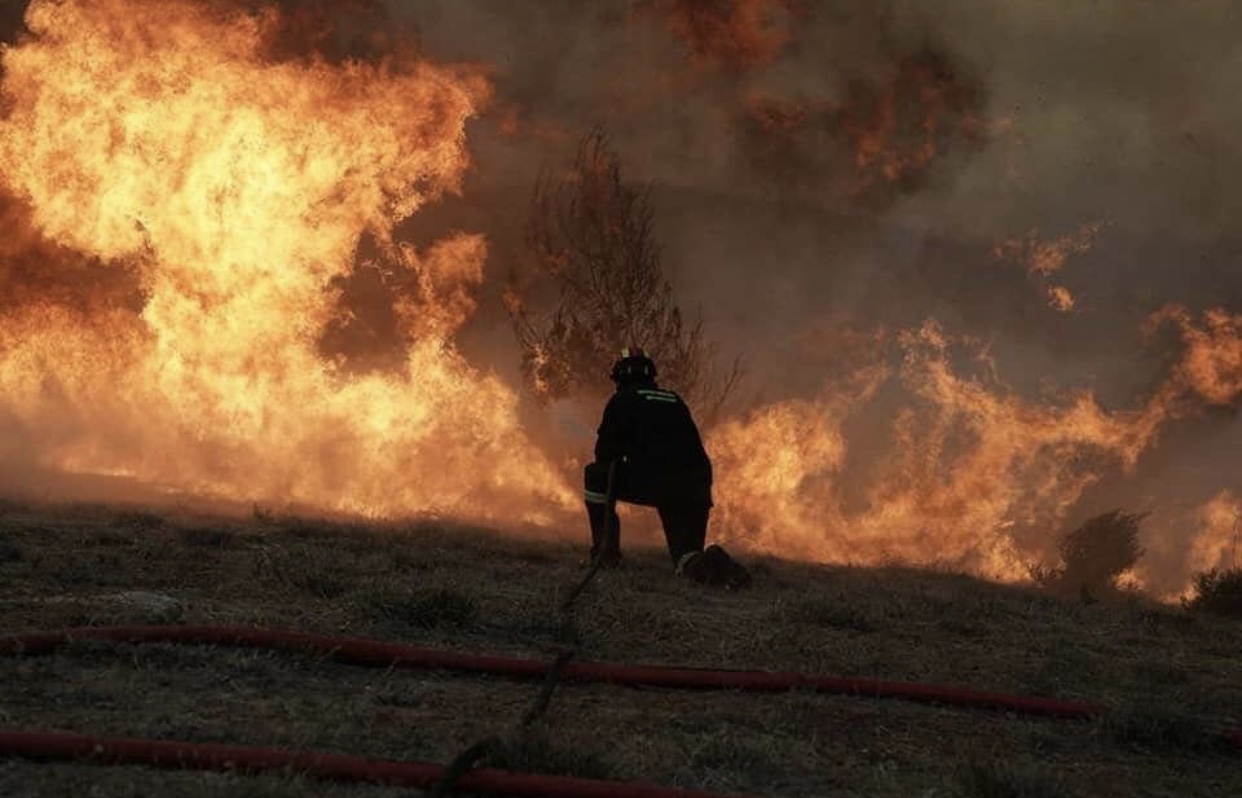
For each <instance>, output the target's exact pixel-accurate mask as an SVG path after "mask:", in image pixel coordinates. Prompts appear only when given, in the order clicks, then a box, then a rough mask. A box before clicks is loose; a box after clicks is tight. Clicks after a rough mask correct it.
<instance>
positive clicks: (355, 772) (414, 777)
mask: <svg viewBox="0 0 1242 798" xmlns="http://www.w3.org/2000/svg"><path fill="white" fill-rule="evenodd" d="M0 751H2V752H4V753H8V754H12V755H16V756H22V757H27V758H29V759H54V760H76V759H85V760H90V761H92V762H99V763H103V764H109V765H148V766H155V767H162V768H170V769H174V770H240V771H244V772H248V773H258V772H262V771H272V770H285V769H292V770H294V771H296V772H301V773H307V774H310V775H313V776H317V777H318V778H321V779H329V780H332V781H353V782H367V783H371V784H383V785H388V786H393V787H430V786H432V785H435V784H437V783H438V782H439V781H440V780H441V779H442V778H443V777H444V773H445V768H444V767H443V766H442V765H437V764H433V763H430V762H394V761H391V760H384V759H369V758H367V757H362V756H346V755H342V754H326V753H312V752H309V751H286V750H283V749H280V748H252V747H249V746H243V745H220V744H218V743H185V742H172V741H162V740H133V739H127V738H124V737H92V736H90V735H85V734H65V733H61V732H30V731H20V730H13V729H0ZM457 788H458V789H460V790H461V791H462V792H468V793H497V794H501V795H512V796H547V798H720V796H717V795H712V794H710V793H705V792H697V791H694V790H680V789H675V788H671V787H660V786H656V785H653V784H639V783H635V782H618V781H599V780H596V779H579V778H572V777H569V776H544V775H539V774H534V773H514V772H511V771H507V770H490V769H480V770H472V771H470V772H469V773H466V774H465V775H463V776H462V777H461V779H460V780H459V781H458V782H457Z"/></svg>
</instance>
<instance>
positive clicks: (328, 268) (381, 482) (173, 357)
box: [0, 0, 565, 518]
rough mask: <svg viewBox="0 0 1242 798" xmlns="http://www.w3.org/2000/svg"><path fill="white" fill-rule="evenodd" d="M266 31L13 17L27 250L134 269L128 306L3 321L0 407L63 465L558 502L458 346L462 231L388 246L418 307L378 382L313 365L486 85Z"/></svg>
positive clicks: (178, 21)
mask: <svg viewBox="0 0 1242 798" xmlns="http://www.w3.org/2000/svg"><path fill="white" fill-rule="evenodd" d="M273 14H274V12H268V13H266V14H257V15H250V14H243V13H241V12H240V10H237V9H232V10H230V8H229V7H228V6H221V7H216V6H212V5H208V4H193V3H186V2H141V1H140V0H114V1H113V2H91V3H79V2H55V1H52V0H49V1H48V2H42V1H40V2H35V3H33V4H31V6H30V8H29V10H28V13H27V17H26V19H27V25H28V26H29V28H30V31H31V33H32V36H31V37H30V38H29V39H28V40H26V41H24V42H23V43H22V44H21V45H19V46H16V47H12V48H9V49H7V50H6V51H5V54H4V69H5V83H4V90H5V96H6V101H7V103H8V105H9V109H10V110H9V113H8V114H7V116H6V118H5V119H4V120H3V122H0V169H2V170H3V175H4V188H5V189H6V190H7V191H9V192H11V193H12V194H14V195H16V196H17V197H18V198H20V199H21V200H22V201H24V202H26V203H28V204H29V206H30V208H31V209H32V221H33V223H34V225H35V226H36V227H37V228H38V230H39V231H40V233H41V234H42V235H43V236H46V237H48V238H50V239H52V240H54V241H56V242H58V243H60V244H62V245H65V246H67V247H69V248H72V249H73V250H77V251H79V252H82V253H87V254H89V255H91V256H94V257H96V258H98V259H99V261H100V263H99V265H98V266H97V268H99V269H129V270H132V271H133V272H134V273H135V274H136V275H137V281H138V284H139V286H140V288H141V291H142V292H143V294H144V295H145V302H144V303H143V304H142V308H141V312H140V313H137V314H134V313H132V312H131V311H129V310H126V309H120V308H118V309H113V310H110V311H107V312H97V313H94V314H91V315H89V316H88V315H83V314H80V313H77V312H74V311H72V310H67V309H64V308H63V307H58V306H56V305H52V304H39V303H36V304H32V305H27V306H24V307H21V308H20V309H17V310H14V311H12V312H9V313H7V314H6V315H5V316H4V317H3V319H2V320H0V386H3V399H2V402H3V410H4V411H5V413H6V414H7V415H10V416H13V417H15V418H16V419H17V421H18V422H20V424H21V425H23V426H24V427H26V428H28V429H34V430H37V431H38V435H37V441H38V449H39V451H38V452H36V453H34V454H36V456H37V459H38V460H39V461H40V462H41V463H43V464H45V465H52V466H56V467H59V468H62V469H67V470H71V471H93V472H105V473H114V474H117V473H120V474H126V475H130V476H132V477H134V478H136V479H138V480H142V481H146V482H151V483H156V484H160V485H163V486H166V487H170V488H176V489H181V490H186V491H199V492H204V493H208V494H212V495H219V496H225V497H230V498H240V499H246V500H256V501H260V502H295V503H304V504H307V505H310V506H318V507H325V508H333V509H340V510H349V511H357V512H365V513H372V514H392V513H401V512H429V511H441V512H458V513H466V514H470V515H476V516H484V517H489V516H496V517H500V516H504V517H508V518H512V517H513V516H514V514H515V512H516V513H517V514H518V515H519V516H521V515H527V516H529V515H531V514H532V513H533V514H534V515H536V516H537V515H539V510H538V509H532V508H540V506H541V505H543V506H544V507H543V511H545V512H546V509H547V507H548V506H552V507H555V506H556V505H557V504H559V503H560V502H562V501H563V500H564V498H565V494H564V489H563V487H562V486H561V485H560V482H559V479H558V478H557V477H556V476H555V475H554V474H553V472H552V470H551V469H550V468H549V467H548V465H547V464H546V463H545V462H544V461H543V460H542V458H541V457H540V456H539V454H538V453H537V452H535V451H533V450H532V449H531V447H530V446H529V445H528V443H527V441H526V440H525V438H524V437H523V435H522V433H521V431H520V429H519V428H518V425H517V421H516V414H515V405H516V398H515V396H514V394H513V392H512V391H511V390H510V389H509V388H507V387H506V386H504V385H503V384H501V383H500V382H499V381H498V380H497V379H495V378H492V377H488V376H486V375H483V374H480V373H478V372H477V371H476V370H475V369H473V368H471V367H470V366H468V365H467V364H466V363H465V361H464V360H463V359H462V358H461V357H460V356H459V355H457V354H456V353H455V351H454V349H453V345H452V340H451V338H452V335H453V333H454V331H455V329H456V327H457V325H459V324H460V323H461V322H462V321H463V320H464V318H465V316H466V315H467V313H468V312H469V311H470V309H471V308H470V307H469V305H468V303H463V302H461V301H460V298H461V297H460V294H461V292H462V289H463V288H464V289H468V288H470V287H471V286H473V285H475V284H477V283H478V282H479V281H480V280H481V277H482V273H481V268H482V262H483V258H484V255H485V252H486V247H485V244H484V242H483V240H482V239H481V238H479V237H477V236H470V235H460V236H458V237H455V238H452V239H448V240H443V241H440V242H438V243H437V244H435V245H434V246H431V247H429V248H427V249H426V250H425V251H415V250H413V249H411V248H409V247H400V246H396V245H394V246H392V247H391V250H392V252H393V258H392V268H397V269H406V270H411V271H412V272H414V273H416V274H417V275H418V276H419V277H420V280H421V282H422V284H423V285H425V287H426V290H427V296H425V300H426V301H425V302H424V303H422V304H421V305H420V306H417V307H411V308H408V309H406V310H407V313H408V315H410V316H412V317H415V318H411V319H410V325H411V326H412V327H414V328H416V329H417V331H418V336H417V338H416V340H414V341H413V343H412V344H411V346H410V347H409V351H408V356H407V360H406V363H405V364H404V368H403V369H401V371H400V373H399V374H385V375H366V376H351V375H348V374H345V373H341V372H339V371H338V370H335V369H334V368H333V364H332V363H330V362H328V361H326V360H325V359H324V358H322V357H321V356H320V355H319V353H318V351H317V348H316V340H317V336H318V335H319V334H320V332H321V331H322V330H323V328H324V326H325V324H326V323H327V322H328V321H329V319H330V318H331V316H332V314H333V313H334V305H333V302H332V299H333V295H332V292H331V291H330V290H329V287H330V283H331V280H332V279H333V278H334V277H338V276H341V275H344V274H346V273H348V271H349V270H350V268H351V265H352V263H353V259H354V254H355V250H356V248H357V246H358V243H359V240H360V238H361V237H362V235H363V234H364V233H371V234H373V235H376V236H379V237H380V238H381V239H383V238H384V237H385V236H387V234H388V232H389V231H390V230H391V229H392V226H393V225H394V224H395V223H396V222H398V221H399V220H401V219H402V218H405V217H406V216H408V215H409V214H411V213H413V212H415V211H416V210H417V209H418V208H419V207H421V206H422V205H423V204H424V203H426V202H427V201H428V200H430V199H433V198H435V197H436V196H438V195H439V194H441V193H442V192H444V191H446V190H449V189H452V188H454V187H455V186H456V185H457V184H458V182H459V181H460V179H461V176H462V173H463V171H464V170H465V169H466V167H467V164H468V161H467V156H466V151H465V140H464V131H463V126H464V124H465V122H466V120H467V119H469V118H470V117H471V116H472V115H474V114H475V113H476V112H477V109H478V106H479V103H480V102H481V101H482V100H483V99H484V98H485V95H486V89H485V85H484V84H483V83H482V82H481V81H480V80H479V79H477V78H474V77H471V76H469V75H467V74H464V73H461V72H455V71H452V70H449V69H442V68H436V67H433V66H430V65H427V64H416V65H413V66H409V65H403V66H401V67H398V66H396V65H392V64H384V63H380V64H378V65H368V64H363V63H358V62H347V63H343V64H340V65H332V64H329V63H326V62H324V61H322V60H317V59H312V60H310V61H304V62H296V61H293V62H286V63H276V62H272V61H270V60H268V59H265V58H264V57H262V51H263V47H264V42H265V36H266V34H267V30H266V29H265V27H266V26H270V25H272V24H273V23H274V17H273V16H272V15H273ZM46 268H47V269H48V270H49V271H50V270H54V269H56V268H57V264H55V263H47V264H46Z"/></svg>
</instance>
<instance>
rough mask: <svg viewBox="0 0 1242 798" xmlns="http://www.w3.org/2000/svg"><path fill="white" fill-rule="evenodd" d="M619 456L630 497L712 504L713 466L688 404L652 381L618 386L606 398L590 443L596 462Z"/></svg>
mask: <svg viewBox="0 0 1242 798" xmlns="http://www.w3.org/2000/svg"><path fill="white" fill-rule="evenodd" d="M617 459H619V460H620V461H621V462H622V463H623V469H622V472H623V474H624V475H625V481H624V483H623V487H622V492H623V494H626V496H625V498H626V499H627V500H629V501H635V502H638V503H641V504H651V505H658V504H662V503H664V502H665V501H666V500H668V499H673V500H675V501H677V500H680V501H682V502H684V501H687V500H689V501H691V502H693V503H706V504H707V506H711V484H712V464H711V460H710V459H709V458H708V456H707V452H706V450H705V449H704V448H703V440H702V438H701V436H700V435H699V429H698V427H697V426H696V425H695V423H694V419H693V417H692V416H691V415H690V408H688V407H687V406H686V403H685V402H683V401H682V399H681V397H680V396H678V395H677V394H676V392H674V391H670V390H666V389H664V388H660V387H659V386H658V385H656V383H655V382H654V381H645V382H638V383H633V384H626V385H622V386H620V387H618V388H617V391H616V393H614V394H613V396H612V398H611V399H610V400H609V401H608V405H607V406H606V407H605V408H604V416H603V419H602V420H601V421H600V425H599V434H598V437H597V438H596V441H595V460H596V462H597V463H601V464H606V463H609V462H611V461H613V460H617Z"/></svg>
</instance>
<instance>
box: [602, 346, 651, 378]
mask: <svg viewBox="0 0 1242 798" xmlns="http://www.w3.org/2000/svg"><path fill="white" fill-rule="evenodd" d="M655 377H656V366H655V361H653V360H652V359H651V358H649V357H647V353H646V352H644V351H643V350H642V349H641V348H639V347H637V346H632V347H628V348H626V349H622V350H621V357H620V359H619V360H617V362H616V363H613V364H612V381H613V382H615V383H618V384H620V383H626V382H638V381H641V380H654V379H655Z"/></svg>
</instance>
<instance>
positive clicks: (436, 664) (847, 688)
mask: <svg viewBox="0 0 1242 798" xmlns="http://www.w3.org/2000/svg"><path fill="white" fill-rule="evenodd" d="M74 640H105V641H110V642H114V643H197V644H207V645H217V646H240V647H252V648H273V649H281V650H286V651H307V652H312V653H315V654H320V655H323V656H327V657H330V658H331V659H334V660H336V661H338V662H346V663H350V664H354V665H372V666H378V667H384V668H387V667H398V668H439V669H443V670H452V671H465V672H469V673H486V674H490V675H494V676H510V677H518V678H527V679H533V678H542V677H543V676H544V675H545V674H546V673H547V671H548V667H549V663H548V661H547V660H546V659H527V658H522V657H509V656H492V655H480V654H467V653H463V652H458V651H444V650H441V649H434V648H423V647H419V646H408V645H403V644H400V643H389V642H385V641H381V640H368V639H365V638H358V637H336V636H329V635H317V634H310V633H307V632H290V631H284V630H275V629H252V628H246V627H230V626H87V627H81V628H75V629H65V630H63V631H58V632H35V633H31V634H22V635H10V636H3V637H0V655H4V654H42V653H46V652H49V651H52V650H53V649H56V648H58V647H61V646H64V645H66V644H68V643H70V642H72V641H74ZM560 678H561V681H564V682H607V683H611V684H621V685H629V686H635V687H665V688H681V689H707V690H713V689H715V690H743V691H749V692H785V691H788V690H794V689H798V690H810V691H813V692H817V693H835V694H844V695H857V696H867V697H871V698H895V699H901V700H906V701H919V702H923V703H932V704H947V705H953V706H962V707H975V708H982V709H995V710H1001V711H1005V712H1017V713H1021V714H1025V715H1043V716H1048V717H1054V718H1070V719H1085V718H1093V717H1097V716H1099V715H1102V714H1104V713H1105V712H1106V711H1107V710H1106V708H1105V707H1103V706H1100V705H1097V704H1088V703H1081V702H1073V701H1061V700H1057V699H1053V698H1037V697H1029V696H1018V695H1006V694H1003V693H991V692H984V691H980V690H972V689H968V688H964V687H943V686H937V685H927V684H917V683H913V682H896V681H885V680H881V679H859V678H845V677H839V676H822V675H819V674H813V673H796V672H788V671H786V672H781V671H737V670H711V669H704V668H675V667H659V666H645V665H615V664H610V663H604V662H588V661H573V662H569V663H567V664H565V665H564V667H563V668H562V669H561V672H560Z"/></svg>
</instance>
